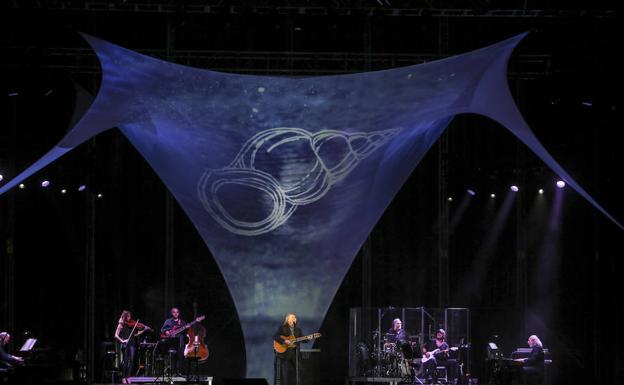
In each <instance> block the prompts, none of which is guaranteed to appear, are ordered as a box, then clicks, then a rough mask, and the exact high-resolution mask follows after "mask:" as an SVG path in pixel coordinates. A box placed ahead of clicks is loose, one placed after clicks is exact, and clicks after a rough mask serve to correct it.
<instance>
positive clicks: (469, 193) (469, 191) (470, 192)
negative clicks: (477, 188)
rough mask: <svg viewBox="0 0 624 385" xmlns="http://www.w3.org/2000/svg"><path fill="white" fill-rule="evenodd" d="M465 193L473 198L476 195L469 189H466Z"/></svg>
mask: <svg viewBox="0 0 624 385" xmlns="http://www.w3.org/2000/svg"><path fill="white" fill-rule="evenodd" d="M466 192H467V193H468V195H472V196H475V195H476V194H477V193H476V192H474V190H470V189H468V190H467V191H466Z"/></svg>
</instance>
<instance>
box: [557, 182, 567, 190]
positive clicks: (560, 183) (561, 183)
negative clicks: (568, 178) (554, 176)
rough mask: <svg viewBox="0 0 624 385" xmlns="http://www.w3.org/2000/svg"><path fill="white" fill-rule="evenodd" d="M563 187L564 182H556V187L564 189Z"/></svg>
mask: <svg viewBox="0 0 624 385" xmlns="http://www.w3.org/2000/svg"><path fill="white" fill-rule="evenodd" d="M565 185H566V184H565V182H564V181H562V180H558V181H557V187H559V188H564V187H565Z"/></svg>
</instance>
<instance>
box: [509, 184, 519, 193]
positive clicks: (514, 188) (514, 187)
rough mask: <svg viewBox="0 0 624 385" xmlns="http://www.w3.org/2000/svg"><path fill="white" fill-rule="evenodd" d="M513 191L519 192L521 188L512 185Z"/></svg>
mask: <svg viewBox="0 0 624 385" xmlns="http://www.w3.org/2000/svg"><path fill="white" fill-rule="evenodd" d="M509 188H510V189H511V191H513V192H518V190H519V188H518V186H516V185H512V186H511V187H509Z"/></svg>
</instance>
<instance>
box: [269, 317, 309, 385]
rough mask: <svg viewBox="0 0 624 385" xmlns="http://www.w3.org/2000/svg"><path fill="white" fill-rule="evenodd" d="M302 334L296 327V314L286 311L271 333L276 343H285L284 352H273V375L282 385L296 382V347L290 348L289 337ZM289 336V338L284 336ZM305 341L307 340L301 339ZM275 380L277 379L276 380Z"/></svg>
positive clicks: (297, 336) (292, 384)
mask: <svg viewBox="0 0 624 385" xmlns="http://www.w3.org/2000/svg"><path fill="white" fill-rule="evenodd" d="M301 336H303V333H302V332H301V329H300V328H299V327H297V315H296V314H295V313H288V314H286V316H284V320H283V321H282V324H281V325H280V327H279V328H278V329H277V331H276V332H275V334H274V335H273V340H274V341H275V342H277V343H278V344H282V345H286V346H287V349H286V351H285V352H284V353H277V351H276V352H275V356H276V361H275V377H276V379H277V378H279V379H280V384H282V385H296V384H297V350H298V347H295V348H291V345H292V343H291V342H290V340H291V339H293V337H294V338H299V337H301ZM285 337H290V338H285ZM303 342H307V341H303ZM276 382H277V381H276Z"/></svg>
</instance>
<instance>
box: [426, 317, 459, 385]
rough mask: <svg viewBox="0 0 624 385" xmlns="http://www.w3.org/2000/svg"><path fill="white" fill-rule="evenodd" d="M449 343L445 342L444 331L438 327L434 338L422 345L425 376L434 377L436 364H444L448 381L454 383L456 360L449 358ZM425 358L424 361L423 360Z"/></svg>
mask: <svg viewBox="0 0 624 385" xmlns="http://www.w3.org/2000/svg"><path fill="white" fill-rule="evenodd" d="M449 349H450V347H449V344H448V343H447V342H446V331H444V329H438V330H437V331H436V336H435V340H433V341H432V343H431V344H429V346H426V345H425V346H423V348H422V352H423V364H422V371H423V373H424V375H425V378H428V377H435V369H436V366H445V367H446V372H447V377H448V381H449V382H450V383H454V380H455V379H456V378H457V367H458V365H457V360H455V359H451V358H449ZM425 360H426V361H425Z"/></svg>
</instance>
